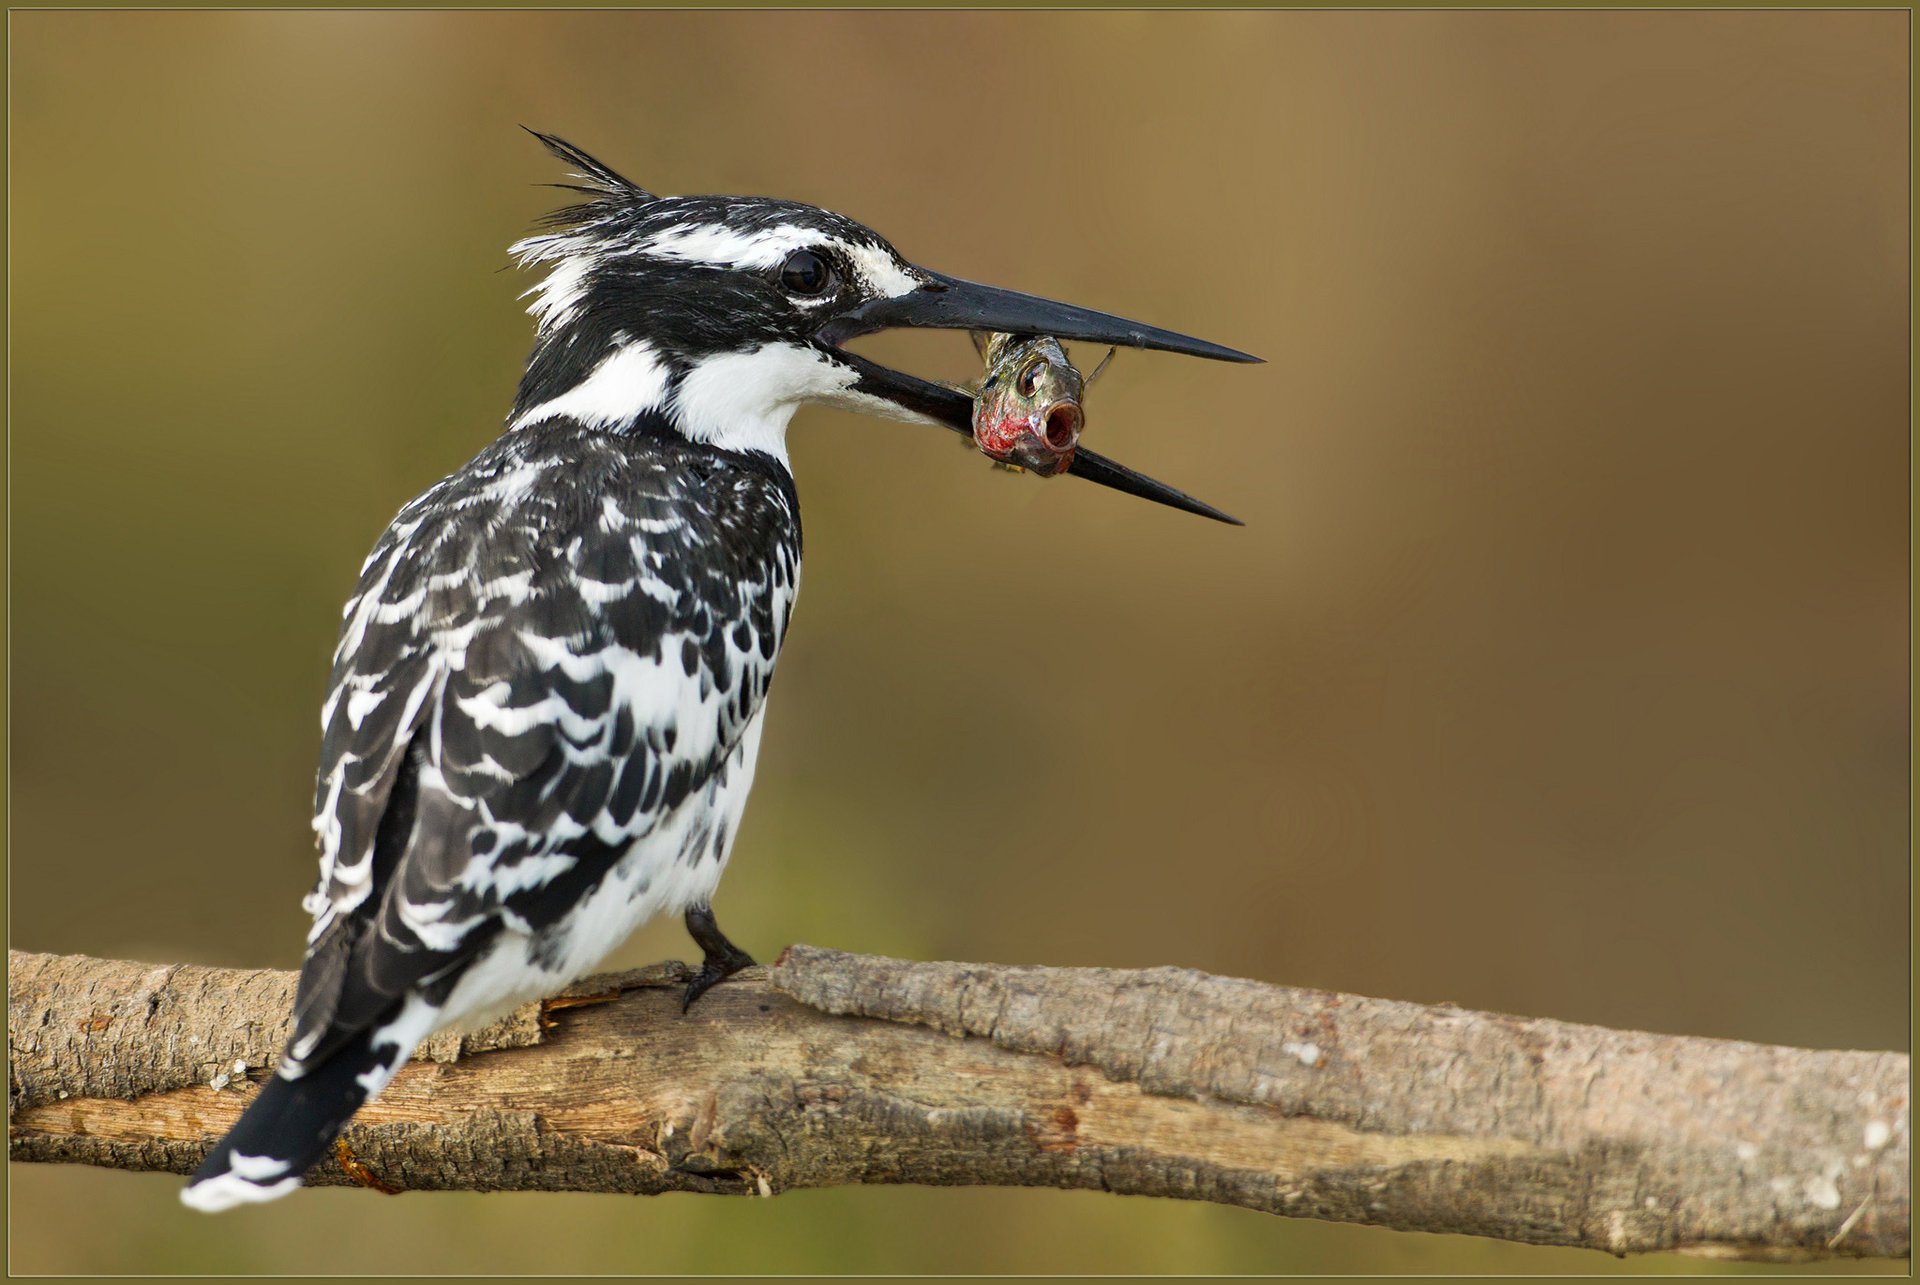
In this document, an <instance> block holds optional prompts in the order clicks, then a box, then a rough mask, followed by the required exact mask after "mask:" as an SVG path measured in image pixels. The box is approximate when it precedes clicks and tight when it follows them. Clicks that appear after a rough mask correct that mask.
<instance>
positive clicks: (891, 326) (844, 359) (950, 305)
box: [814, 268, 1260, 526]
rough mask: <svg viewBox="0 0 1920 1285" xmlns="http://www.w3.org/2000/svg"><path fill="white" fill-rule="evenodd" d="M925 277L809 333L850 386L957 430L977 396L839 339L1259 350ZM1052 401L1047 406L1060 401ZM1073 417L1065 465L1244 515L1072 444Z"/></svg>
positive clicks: (1134, 490) (969, 424)
mask: <svg viewBox="0 0 1920 1285" xmlns="http://www.w3.org/2000/svg"><path fill="white" fill-rule="evenodd" d="M918 272H919V275H920V277H921V280H922V282H923V284H922V285H921V286H920V287H919V288H918V289H915V290H910V291H907V292H906V293H905V294H899V295H893V296H891V297H888V298H883V299H873V300H869V301H868V302H866V303H863V304H859V305H857V306H856V307H853V308H850V309H848V310H846V311H845V312H842V313H840V314H839V315H837V316H835V317H833V318H832V319H830V320H829V321H827V322H826V323H825V324H823V325H822V326H821V327H820V328H819V330H817V331H816V332H815V336H814V339H815V342H816V343H818V344H819V345H821V346H822V347H823V348H827V349H830V350H832V352H833V354H834V359H835V360H836V361H839V362H841V363H842V364H844V365H846V366H849V367H851V368H852V369H853V370H854V372H855V380H854V384H853V386H852V387H851V388H850V389H849V390H848V391H849V392H852V393H855V394H860V395H864V396H868V397H877V398H881V399H883V400H885V401H887V402H890V403H891V404H892V405H893V406H894V407H897V408H898V409H899V410H900V411H902V412H904V413H905V414H906V415H907V416H908V417H910V418H914V419H921V420H926V421H930V422H932V423H935V424H939V425H942V426H943V427H946V428H950V429H952V430H953V431H954V432H956V433H964V434H966V435H967V436H968V437H972V436H973V398H972V397H971V396H970V395H969V394H967V393H965V392H963V391H961V390H960V389H957V388H950V387H948V386H946V385H944V384H936V383H932V382H930V381H928V380H925V379H921V378H919V377H918V376H915V375H909V374H907V373H906V372H905V371H899V370H892V369H890V368H888V367H886V366H882V365H880V364H879V363H878V362H875V361H871V360H869V359H868V358H865V357H862V356H860V355H859V354H857V353H852V352H848V351H847V350H846V348H845V347H844V345H845V344H846V343H847V342H848V341H850V340H853V339H857V338H859V337H860V336H862V335H870V334H874V333H876V332H878V331H882V330H895V329H907V328H912V329H937V330H987V331H994V330H997V331H1002V332H1005V333H1007V334H1014V335H1052V336H1053V337H1055V338H1057V339H1078V340H1083V341H1086V342H1089V343H1101V344H1108V345H1112V346H1114V347H1121V348H1145V349H1153V350H1156V351H1160V352H1171V353H1180V354H1182V355H1185V356H1190V357H1205V358H1207V359H1209V360H1212V361H1232V362H1257V361H1259V360H1260V358H1258V357H1255V356H1252V355H1250V354H1248V353H1244V352H1240V351H1238V350H1237V349H1233V348H1228V347H1226V346H1224V345H1222V344H1216V343H1210V342H1208V341H1207V340H1205V339H1195V338H1194V337H1193V336H1191V335H1183V334H1179V333H1177V332H1175V331H1172V330H1162V329H1161V328H1160V327H1158V326H1149V325H1147V324H1145V323H1144V322H1139V321H1130V320H1128V319H1127V318H1125V317H1117V316H1114V315H1113V314H1112V313H1106V312H1096V311H1094V310H1093V309H1091V308H1080V307H1076V306H1074V305H1073V304H1067V303H1058V302H1056V301H1054V300H1052V299H1042V298H1040V297H1039V296H1037V295H1029V294H1021V293H1020V292H1019V291H1016V290H1002V289H1000V288H999V287H997V286H986V285H980V284H978V283H977V282H972V281H963V280H961V279H960V278H958V277H949V276H946V275H944V274H942V273H938V272H930V271H928V270H926V269H924V268H923V269H919V270H918ZM1058 405H1059V404H1056V407H1054V408H1050V411H1051V410H1052V409H1057V407H1058ZM1072 409H1073V415H1074V418H1073V421H1072V423H1071V424H1070V425H1069V424H1067V423H1066V422H1065V420H1064V419H1063V421H1062V423H1061V424H1060V425H1059V427H1060V429H1061V430H1063V431H1067V430H1070V433H1071V437H1072V439H1073V445H1070V446H1068V447H1067V452H1070V453H1071V456H1072V458H1071V463H1069V464H1068V465H1067V466H1066V471H1067V472H1069V473H1071V474H1073V476H1075V477H1080V478H1085V479H1086V480H1087V481H1089V482H1094V483H1097V484H1098V485H1100V486H1105V487H1109V488H1111V489H1113V490H1116V491H1120V492H1123V493H1125V494H1127V495H1137V496H1139V497H1140V498H1141V499H1144V500H1151V501H1153V502H1154V503H1156V504H1164V505H1167V506H1169V507H1170V508H1175V509H1179V510H1181V511H1183V512H1186V513H1196V514H1199V515H1200V516H1201V517H1207V518H1212V519H1213V520H1214V521H1216V522H1228V523H1231V524H1233V525H1234V526H1241V525H1243V523H1241V521H1240V520H1239V519H1238V518H1235V517H1232V516H1230V515H1229V514H1226V513H1223V512H1222V511H1220V510H1219V509H1216V508H1214V507H1213V506H1212V505H1211V504H1208V503H1206V502H1205V501H1202V500H1197V499H1195V498H1194V497H1192V496H1191V495H1188V494H1186V493H1185V492H1184V491H1179V490H1176V489H1175V488H1173V487H1171V486H1168V485H1167V484H1166V483H1164V482H1157V481H1155V480H1154V479H1153V478H1150V477H1148V476H1146V475H1145V474H1144V473H1136V472H1135V471H1134V470H1132V469H1130V468H1127V467H1126V466H1125V465H1123V464H1120V463H1118V462H1117V461H1114V460H1110V459H1108V458H1106V457H1105V456H1103V455H1097V454H1095V453H1094V452H1092V451H1088V450H1081V449H1078V448H1077V443H1078V436H1079V431H1080V427H1081V424H1082V422H1083V421H1082V420H1081V419H1080V418H1079V415H1080V411H1079V408H1078V407H1077V406H1076V407H1073V408H1072ZM1041 425H1042V440H1048V441H1049V449H1051V442H1050V440H1049V439H1050V438H1051V436H1052V433H1053V431H1054V425H1053V424H1052V423H1051V422H1050V417H1049V418H1043V419H1042V420H1041Z"/></svg>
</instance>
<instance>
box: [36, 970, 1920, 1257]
mask: <svg viewBox="0 0 1920 1285" xmlns="http://www.w3.org/2000/svg"><path fill="white" fill-rule="evenodd" d="M8 968H9V973H10V979H9V988H8V1001H7V1034H8V1068H9V1091H8V1100H7V1111H8V1124H9V1129H8V1133H9V1154H10V1156H11V1158H12V1159H13V1160H16V1161H58V1162H66V1163H76V1164H91V1165H105V1166H110V1167H114V1168H121V1169H149V1170H163V1171H167V1172H171V1173H181V1174H184V1173H187V1172H189V1171H190V1170H192V1168H193V1167H194V1166H195V1165H196V1164H197V1163H198V1162H199V1160H200V1158H201V1155H202V1152H203V1151H204V1149H205V1148H206V1147H207V1146H208V1145H209V1143H210V1142H211V1141H212V1140H213V1139H214V1138H215V1137H217V1136H218V1135H219V1134H220V1133H221V1132H222V1131H223V1130H225V1129H226V1127H227V1126H228V1125H229V1124H231V1123H232V1122H233V1119H234V1118H235V1117H236V1116H237V1115H238V1114H239V1112H240V1109H241V1107H242V1106H243V1105H244V1104H245V1102H246V1101H247V1099H248V1097H249V1095H250V1094H251V1093H252V1092H254V1091H255V1086H256V1085H257V1084H258V1083H259V1082H260V1081H261V1080H263V1079H264V1078H265V1077H266V1076H267V1075H268V1074H269V1073H270V1068H271V1067H272V1065H273V1061H274V1058H275V1056H276V1054H277V1053H278V1050H279V1048H280V1045H281V1043H282V1041H283V1040H284V1039H285V1038H286V1033H287V1026H286V1015H287V1013H288V1011H289V1009H290V1007H291V999H292V992H293V974H292V973H285V972H271V971H258V972H249V971H237V970H228V969H214V968H200V967H196V966H193V965H186V964H179V965H169V966H162V967H154V966H151V965H146V964H134V963H123V962H114V961H106V960H97V959H89V958H85V957H81V956H53V955H33V954H25V953H21V952H14V951H10V952H8ZM684 975H685V974H684V971H683V970H682V968H681V966H680V965H677V964H663V965H658V966H656V967H654V968H649V969H644V970H640V971H637V972H631V973H624V974H618V975H609V976H605V977H599V978H594V979H591V980H589V981H587V982H584V983H582V984H580V985H578V986H576V987H574V988H573V989H572V990H571V991H570V992H568V994H567V995H566V996H564V997H562V998H560V999H556V1000H550V1001H547V1002H546V1003H544V1004H542V1005H530V1006H528V1007H527V1008H525V1009H523V1010H521V1011H519V1012H517V1013H515V1014H513V1015H512V1016H510V1017H509V1018H507V1019H506V1020H504V1021H502V1022H500V1023H497V1024H495V1025H494V1026H491V1027H488V1028H487V1029H485V1030H483V1031H480V1032H477V1033H475V1034H472V1035H468V1036H465V1037H464V1038H461V1037H451V1036H449V1037H441V1038H439V1039H438V1040H436V1041H434V1042H433V1043H432V1044H431V1045H430V1046H429V1047H427V1048H425V1049H423V1050H421V1052H420V1054H419V1055H418V1056H417V1057H416V1059H415V1061H414V1062H413V1063H412V1064H410V1065H409V1066H408V1067H407V1068H405V1069H404V1070H403V1071H402V1072H401V1074H400V1075H399V1077H398V1078H396V1079H395V1080H394V1082H393V1084H392V1086H391V1087H390V1088H389V1089H388V1090H387V1092H386V1093H385V1094H384V1095H383V1096H382V1098H381V1099H380V1101H378V1102H377V1103H375V1104H373V1105H372V1106H371V1107H369V1108H367V1109H366V1110H365V1111H363V1112H362V1113H361V1115H360V1117H359V1119H358V1121H357V1122H356V1124H355V1125H354V1127H353V1128H352V1129H350V1130H349V1132H348V1134H347V1136H346V1138H345V1139H344V1140H343V1141H344V1144H345V1146H344V1149H343V1151H342V1153H341V1156H340V1163H338V1164H326V1165H322V1166H320V1167H319V1168H318V1169H316V1170H315V1172H314V1173H313V1174H312V1175H311V1176H310V1178H309V1181H312V1182H319V1183H349V1182H356V1181H357V1182H361V1183H364V1184H366V1185H379V1186H384V1187H388V1188H392V1189H399V1190H415V1189H452V1188H459V1189H464V1190H504V1189H518V1190H545V1191H553V1190H568V1191H623V1192H640V1193H651V1192H661V1191H688V1190H691V1191H706V1192H718V1193H732V1194H746V1195H751V1194H756V1193H758V1194H761V1195H767V1194H772V1193H774V1192H778V1191H782V1190H785V1189H787V1188H791V1187H818V1186H830V1185H835V1184H842V1183H897V1182H911V1183H925V1184H933V1185H963V1184H965V1185H973V1184H992V1185H1001V1186H1053V1187H1092V1188H1099V1189H1102V1190H1109V1191H1117V1192H1128V1193H1134V1194H1140V1195H1157V1196H1176V1197H1184V1198H1187V1199H1194V1200H1210V1201H1216V1202H1218V1203H1221V1204H1229V1205H1240V1206H1244V1207H1246V1208H1249V1209H1259V1210H1265V1211H1267V1212H1270V1213H1276V1214H1288V1215H1295V1216H1301V1217H1310V1218H1326V1219H1335V1220H1339V1221H1344V1222H1358V1223H1371V1224H1375V1225H1378V1226H1384V1227H1396V1228H1405V1229H1414V1230H1420V1231H1434V1232H1465V1233H1469V1234H1473V1235H1480V1236H1493V1237H1499V1238H1501V1239H1505V1240H1515V1241H1526V1242H1531V1243H1534V1244H1547V1245H1576V1246H1585V1247H1588V1248H1593V1249H1600V1250H1606V1251H1610V1252H1612V1253H1616V1254H1622V1253H1631V1252H1639V1251H1647V1250H1673V1249H1678V1250H1686V1251H1690V1252H1695V1253H1704V1254H1712V1255H1717V1256H1727V1257H1776V1258H1777V1257H1821V1256H1826V1255H1845V1256H1889V1257H1904V1256H1906V1254H1907V1253H1908V1210H1909V1205H1910V1193H1909V1190H1908V1185H1907V1172H1908V1157H1909V1147H1910V1139H1909V1127H1908V1101H1907V1087H1908V1059H1907V1058H1906V1057H1905V1056H1903V1055H1901V1054H1896V1053H1855V1052H1831V1051H1813V1050H1805V1049H1790V1048H1778V1047H1772V1046H1767V1045H1758V1044H1747V1043H1740V1042H1736V1041H1730V1040H1711V1039H1692V1038H1684V1037H1676V1036H1667V1035H1650V1034H1644V1033H1640V1032H1632V1031H1612V1030H1605V1029H1601V1028H1598V1027H1591V1026H1577V1025H1572V1024H1569V1023H1564V1022H1554V1021H1544V1020H1523V1019H1520V1018H1514V1017H1505V1016H1501V1015H1498V1014H1492V1013H1477V1012H1470V1011H1467V1010H1464V1009H1458V1008H1450V1007H1439V1008H1429V1007H1423V1006H1420V1005H1416V1004H1407V1003H1398V1002H1393V1001H1388V1000H1376V999H1366V998H1362V997H1359V996H1352V995H1338V994H1332V993H1329V992H1324V991H1308V990H1293V989H1288V988H1284V987H1277V986H1267V985H1262V984H1260V983H1257V982H1250V981H1240V980H1234V979H1230V978H1221V977H1211V976H1208V975H1206V974H1203V973H1197V972H1191V971H1187V970H1182V969H1173V968H1159V969H1149V970H1145V971H1138V972H1123V971H1116V970H1109V969H1079V968H1017V967H1005V966H997V965H980V964H947V963H909V962H904V961H900V960H894V959H884V958H877V957H872V956H862V955H850V954H844V953H841V952H838V951H829V950H819V949H815V948H813V947H809V946H795V947H792V948H790V949H789V950H788V951H787V953H786V954H785V955H784V956H782V958H781V959H780V961H779V962H778V963H777V964H776V965H775V966H774V967H772V968H770V969H765V968H761V969H753V970H750V971H748V972H746V973H742V974H740V975H739V976H738V977H736V978H735V979H733V980H732V981H730V982H728V983H727V984H725V985H723V986H720V987H717V988H715V989H714V990H713V991H712V992H710V993H709V994H708V995H707V996H706V997H705V998H704V999H702V1000H701V1002H700V1003H699V1004H698V1005H696V1006H695V1008H694V1010H693V1012H692V1013H691V1014H689V1015H687V1016H685V1017H683V1016H681V1014H680V1012H679V995H680V991H679V985H680V982H681V980H682V979H683V977H684Z"/></svg>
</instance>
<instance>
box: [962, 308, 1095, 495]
mask: <svg viewBox="0 0 1920 1285" xmlns="http://www.w3.org/2000/svg"><path fill="white" fill-rule="evenodd" d="M973 342H974V346H975V347H976V348H978V349H979V350H980V355H981V357H982V358H983V359H984V360H985V362H986V373H985V374H984V376H983V377H982V378H981V381H980V386H979V388H978V390H977V391H975V393H974V402H973V441H974V445H976V446H978V447H979V448H980V450H981V452H982V453H983V454H985V455H986V456H987V458H989V459H991V460H993V461H995V462H996V463H1000V464H1005V465H1008V466H1010V467H1013V468H1019V469H1025V470H1026V471H1028V472H1030V473H1038V474H1039V475H1040V476H1041V477H1054V476H1056V475H1058V474H1060V473H1064V472H1066V471H1067V469H1068V468H1069V467H1071V466H1072V464H1073V453H1074V450H1075V449H1076V448H1077V447H1078V446H1079V445H1080V433H1081V431H1082V430H1083V429H1084V428H1085V427H1086V423H1087V415H1086V410H1085V408H1084V407H1082V405H1081V403H1080V399H1081V396H1082V395H1083V394H1084V393H1085V392H1086V387H1087V384H1088V383H1089V382H1090V381H1089V380H1088V379H1085V378H1083V377H1082V376H1081V374H1080V372H1079V370H1078V369H1076V368H1075V366H1074V364H1073V363H1072V362H1071V361H1069V360H1068V359H1067V351H1066V349H1065V348H1063V347H1061V346H1060V341H1059V340H1058V339H1055V338H1054V337H1053V336H1051V335H1008V334H1001V333H999V332H994V333H990V334H984V335H983V334H980V333H975V334H974V337H973ZM1108 355H1109V356H1111V355H1112V354H1108ZM1100 365H1101V367H1102V368H1104V367H1105V365H1106V363H1105V362H1104V361H1103V362H1101V363H1100ZM1094 373H1095V374H1096V375H1097V374H1099V371H1098V370H1096V371H1095V372H1094Z"/></svg>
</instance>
